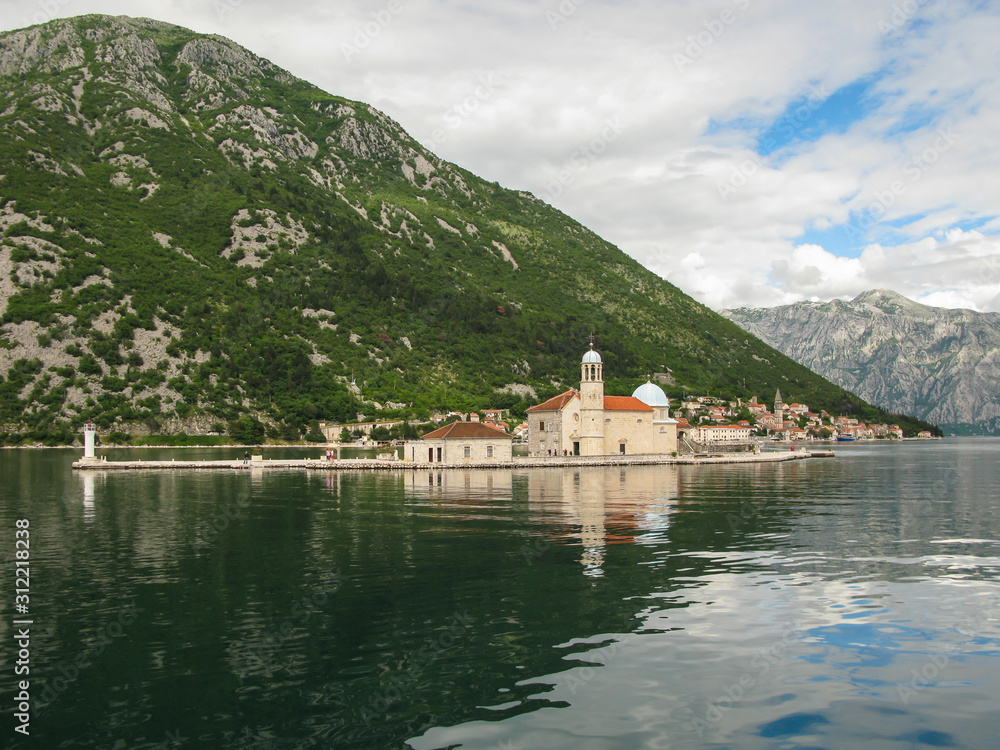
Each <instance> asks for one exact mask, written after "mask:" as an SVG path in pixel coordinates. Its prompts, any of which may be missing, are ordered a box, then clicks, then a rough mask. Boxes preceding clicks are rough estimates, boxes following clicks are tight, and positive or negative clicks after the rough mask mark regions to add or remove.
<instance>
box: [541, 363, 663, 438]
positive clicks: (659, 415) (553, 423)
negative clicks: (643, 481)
mask: <svg viewBox="0 0 1000 750" xmlns="http://www.w3.org/2000/svg"><path fill="white" fill-rule="evenodd" d="M669 406H670V404H669V402H668V400H667V396H666V394H665V393H664V392H663V389H662V388H660V387H659V386H657V385H654V384H653V383H649V382H647V383H646V384H645V385H641V386H639V388H637V389H636V390H635V392H634V393H633V394H632V395H631V396H605V395H604V362H603V360H602V359H601V355H600V354H598V353H597V352H596V351H594V345H593V344H591V345H590V351H588V352H586V353H585V354H584V355H583V361H582V362H581V378H580V390H579V391H577V390H576V389H572V388H571V389H570V390H568V391H566V392H565V393H560V394H559V395H558V396H555V397H554V398H550V399H549V400H548V401H546V402H545V403H542V404H538V405H537V406H532V407H531V408H530V409H528V453H529V455H531V456H564V455H572V456H609V455H629V454H639V453H642V454H654V455H666V454H670V453H673V452H674V451H676V450H677V421H676V420H674V419H671V418H670V411H669Z"/></svg>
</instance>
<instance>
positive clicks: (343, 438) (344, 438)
mask: <svg viewBox="0 0 1000 750" xmlns="http://www.w3.org/2000/svg"><path fill="white" fill-rule="evenodd" d="M353 439H354V438H352V437H351V433H350V431H349V430H348V429H347V428H346V427H345V428H344V429H342V430H341V431H340V442H342V443H350V442H351V441H352V440H353Z"/></svg>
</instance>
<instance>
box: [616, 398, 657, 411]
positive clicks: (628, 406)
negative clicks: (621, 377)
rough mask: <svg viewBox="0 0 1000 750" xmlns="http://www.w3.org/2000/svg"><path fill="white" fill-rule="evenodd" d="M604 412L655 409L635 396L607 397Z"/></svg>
mask: <svg viewBox="0 0 1000 750" xmlns="http://www.w3.org/2000/svg"><path fill="white" fill-rule="evenodd" d="M604 411H653V407H652V406H649V405H648V404H644V403H643V402H642V401H640V400H639V399H637V398H635V397H633V396H605V397H604Z"/></svg>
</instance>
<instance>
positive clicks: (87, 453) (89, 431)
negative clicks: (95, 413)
mask: <svg viewBox="0 0 1000 750" xmlns="http://www.w3.org/2000/svg"><path fill="white" fill-rule="evenodd" d="M96 436H97V428H96V427H94V423H93V422H87V424H85V425H84V426H83V457H84V458H91V459H92V458H95V456H94V439H95V438H96Z"/></svg>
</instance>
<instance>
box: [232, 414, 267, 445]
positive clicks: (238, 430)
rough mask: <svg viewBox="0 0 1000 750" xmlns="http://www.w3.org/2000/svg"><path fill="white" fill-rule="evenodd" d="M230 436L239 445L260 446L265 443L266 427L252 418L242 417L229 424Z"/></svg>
mask: <svg viewBox="0 0 1000 750" xmlns="http://www.w3.org/2000/svg"><path fill="white" fill-rule="evenodd" d="M229 436H230V437H232V439H233V440H235V441H236V442H237V443H243V444H245V445H260V444H261V443H263V442H264V425H263V424H262V423H261V422H260V420H258V419H255V418H254V417H251V416H242V417H240V418H239V419H238V420H236V421H234V422H230V423H229Z"/></svg>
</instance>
